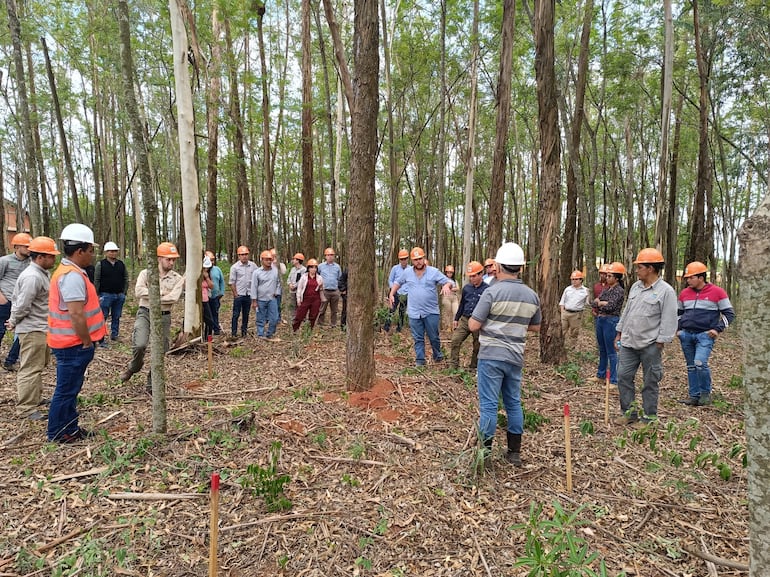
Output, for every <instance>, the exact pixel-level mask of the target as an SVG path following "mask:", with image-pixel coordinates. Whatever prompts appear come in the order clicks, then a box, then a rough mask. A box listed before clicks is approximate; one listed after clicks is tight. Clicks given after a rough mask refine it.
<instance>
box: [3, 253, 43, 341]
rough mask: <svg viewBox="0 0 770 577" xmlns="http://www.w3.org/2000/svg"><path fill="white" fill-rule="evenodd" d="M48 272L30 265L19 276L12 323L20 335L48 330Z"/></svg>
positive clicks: (12, 310)
mask: <svg viewBox="0 0 770 577" xmlns="http://www.w3.org/2000/svg"><path fill="white" fill-rule="evenodd" d="M50 287H51V281H50V279H49V278H48V271H46V270H45V269H44V268H43V267H41V266H40V265H38V264H37V263H34V262H33V263H30V265H29V266H28V267H27V268H26V269H24V270H23V271H22V272H21V274H20V275H19V278H18V280H17V281H16V288H15V290H14V292H13V297H12V302H13V304H12V305H11V316H10V319H9V320H10V321H11V323H12V324H13V325H14V331H15V332H16V333H18V334H24V333H33V332H43V333H44V332H46V331H47V330H48V292H49V290H50Z"/></svg>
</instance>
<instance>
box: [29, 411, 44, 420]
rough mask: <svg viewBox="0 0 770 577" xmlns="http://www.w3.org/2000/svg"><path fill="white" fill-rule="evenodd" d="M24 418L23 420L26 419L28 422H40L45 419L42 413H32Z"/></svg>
mask: <svg viewBox="0 0 770 577" xmlns="http://www.w3.org/2000/svg"><path fill="white" fill-rule="evenodd" d="M24 418H25V419H27V420H28V421H42V420H44V419H45V418H46V417H45V415H44V414H43V413H41V412H40V411H32V412H31V413H30V414H29V415H27V416H26V417H24Z"/></svg>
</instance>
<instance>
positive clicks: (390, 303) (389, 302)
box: [388, 295, 395, 306]
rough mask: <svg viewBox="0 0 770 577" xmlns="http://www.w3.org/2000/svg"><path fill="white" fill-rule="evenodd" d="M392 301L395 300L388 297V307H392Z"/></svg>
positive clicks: (391, 296)
mask: <svg viewBox="0 0 770 577" xmlns="http://www.w3.org/2000/svg"><path fill="white" fill-rule="evenodd" d="M394 300H395V299H394V298H393V295H388V304H389V305H390V306H393V301H394Z"/></svg>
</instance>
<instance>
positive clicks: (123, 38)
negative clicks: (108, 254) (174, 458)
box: [117, 0, 166, 433]
mask: <svg viewBox="0 0 770 577" xmlns="http://www.w3.org/2000/svg"><path fill="white" fill-rule="evenodd" d="M117 16H118V25H119V26H120V62H121V70H120V71H121V78H122V82H123V86H122V91H121V92H122V94H123V98H124V99H125V101H124V102H123V105H124V106H125V108H126V115H127V116H128V119H129V122H130V125H131V136H132V143H133V147H134V155H135V156H136V162H137V164H138V170H139V181H140V182H141V184H142V199H143V206H144V218H145V220H146V222H147V242H148V243H149V244H150V246H153V247H154V246H157V244H158V237H157V232H156V231H157V227H156V224H157V222H158V204H157V202H156V201H155V190H154V188H153V179H152V173H151V172H150V161H149V154H148V150H147V141H146V138H145V134H144V125H143V122H142V118H141V116H140V114H139V106H138V105H137V102H136V96H135V90H136V87H135V83H134V61H133V56H132V54H131V32H130V29H131V28H130V25H129V9H128V1H127V0H118V11H117ZM147 272H148V278H149V281H148V283H149V288H150V350H151V356H150V367H151V369H150V370H151V371H152V430H153V432H154V433H165V432H166V368H165V366H164V363H163V336H162V335H163V327H162V321H161V315H160V275H159V273H158V264H157V258H156V256H155V251H147Z"/></svg>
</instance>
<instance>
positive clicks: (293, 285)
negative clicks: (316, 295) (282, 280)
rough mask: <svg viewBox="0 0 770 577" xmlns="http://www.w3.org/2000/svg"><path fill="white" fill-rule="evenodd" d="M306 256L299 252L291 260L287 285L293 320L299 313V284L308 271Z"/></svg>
mask: <svg viewBox="0 0 770 577" xmlns="http://www.w3.org/2000/svg"><path fill="white" fill-rule="evenodd" d="M304 262H305V255H304V254H302V253H301V252H298V253H296V254H295V255H294V258H292V259H291V269H289V276H288V277H287V279H286V284H287V285H288V286H289V313H290V314H291V318H292V320H293V319H294V316H295V314H296V312H297V283H299V279H301V278H302V275H303V274H305V271H306V270H307V269H306V268H305V265H304V264H303V263H304Z"/></svg>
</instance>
